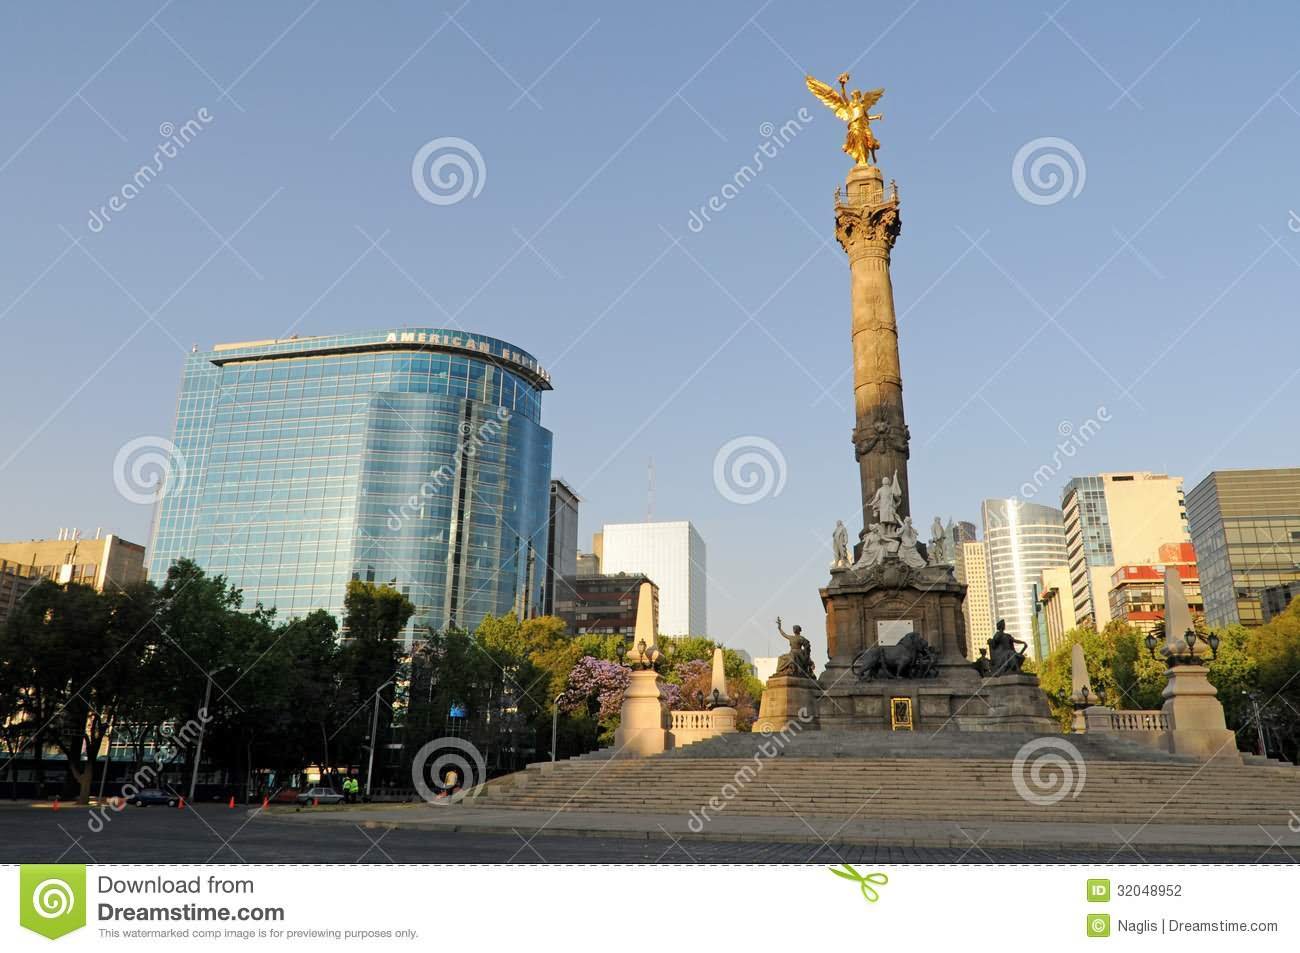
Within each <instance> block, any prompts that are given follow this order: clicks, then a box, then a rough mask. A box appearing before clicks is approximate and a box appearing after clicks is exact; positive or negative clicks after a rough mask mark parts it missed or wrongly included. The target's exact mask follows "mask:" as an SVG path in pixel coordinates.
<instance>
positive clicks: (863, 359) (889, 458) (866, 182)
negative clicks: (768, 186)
mask: <svg viewBox="0 0 1300 953" xmlns="http://www.w3.org/2000/svg"><path fill="white" fill-rule="evenodd" d="M899 228H900V220H899V216H898V191H897V189H894V188H891V189H890V194H889V195H888V196H886V195H885V187H884V180H883V178H882V176H881V174H880V169H879V168H877V167H876V166H873V165H862V164H858V165H855V166H854V167H853V169H852V170H851V171H850V172H849V175H848V180H847V181H846V183H845V190H844V192H843V193H838V192H837V193H836V200H835V237H836V238H837V239H839V243H840V245H841V246H842V247H843V248H844V251H845V253H846V254H847V255H848V258H849V271H850V274H851V289H852V291H851V293H852V308H853V396H854V410H855V419H856V426H855V427H854V430H853V447H854V452H855V454H856V456H857V460H858V468H859V471H860V474H861V481H862V508H863V523H864V525H869V524H870V523H872V522H873V516H872V512H871V509H870V503H871V499H872V497H873V496H875V494H876V490H877V489H879V488H880V483H881V480H882V479H883V478H885V477H889V478H890V479H893V476H894V474H895V473H897V474H898V478H899V487H900V489H902V491H903V499H902V502H901V504H900V506H899V516H900V517H901V516H908V515H910V508H909V503H910V501H911V495H910V494H909V493H908V485H907V458H908V440H909V439H910V435H909V433H908V430H907V422H906V420H904V418H903V378H902V372H901V370H900V367H899V360H898V323H897V321H896V320H895V318H894V286H893V284H892V282H891V281H890V279H889V255H890V251H891V250H892V249H893V247H894V241H895V239H897V238H898V233H899Z"/></svg>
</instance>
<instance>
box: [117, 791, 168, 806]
mask: <svg viewBox="0 0 1300 953" xmlns="http://www.w3.org/2000/svg"><path fill="white" fill-rule="evenodd" d="M176 800H177V799H176V795H175V794H172V793H171V792H170V791H164V790H163V789H162V788H141V789H140V790H139V791H136V792H135V794H134V795H132V797H131V800H130V801H129V802H128V803H130V804H134V805H135V806H136V807H148V806H149V805H150V804H165V805H167V806H168V807H175V806H176Z"/></svg>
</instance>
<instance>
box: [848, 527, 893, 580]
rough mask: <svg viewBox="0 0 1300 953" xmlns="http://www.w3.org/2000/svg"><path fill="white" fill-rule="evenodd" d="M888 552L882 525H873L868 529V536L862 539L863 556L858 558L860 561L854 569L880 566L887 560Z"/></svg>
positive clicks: (855, 564)
mask: <svg viewBox="0 0 1300 953" xmlns="http://www.w3.org/2000/svg"><path fill="white" fill-rule="evenodd" d="M886 552H887V550H886V548H885V535H884V533H883V532H882V531H881V528H880V524H879V523H872V524H871V526H870V527H868V528H867V534H866V535H865V536H864V537H862V554H861V555H860V556H858V561H857V562H856V563H854V564H853V568H854V569H870V568H871V567H872V566H878V565H880V563H881V561H882V560H883V559H884V558H885V554H886Z"/></svg>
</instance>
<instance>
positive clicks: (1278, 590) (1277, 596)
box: [1259, 581, 1300, 622]
mask: <svg viewBox="0 0 1300 953" xmlns="http://www.w3.org/2000/svg"><path fill="white" fill-rule="evenodd" d="M1259 597H1260V598H1259V604H1260V609H1262V610H1263V613H1264V621H1265V622H1272V621H1273V618H1274V617H1275V616H1279V615H1281V614H1282V613H1283V612H1285V611H1286V610H1287V606H1289V605H1291V601H1292V600H1293V599H1300V581H1297V582H1284V583H1282V584H1280V585H1277V586H1266V587H1265V588H1263V589H1261V590H1260V593H1259Z"/></svg>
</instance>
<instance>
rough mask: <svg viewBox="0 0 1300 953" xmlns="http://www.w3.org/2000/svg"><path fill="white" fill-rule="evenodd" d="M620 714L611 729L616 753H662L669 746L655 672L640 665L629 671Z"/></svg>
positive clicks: (666, 719) (644, 755)
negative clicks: (631, 671) (629, 677)
mask: <svg viewBox="0 0 1300 953" xmlns="http://www.w3.org/2000/svg"><path fill="white" fill-rule="evenodd" d="M620 714H621V717H620V720H619V726H618V730H617V731H615V732H614V748H615V750H616V751H617V752H618V753H619V755H621V756H628V755H635V756H638V757H646V756H649V755H653V754H663V752H665V751H666V750H668V748H669V747H670V746H671V743H670V741H669V738H670V735H669V733H668V716H667V714H666V713H665V712H664V707H663V701H662V698H661V696H660V694H659V673H658V672H656V671H654V670H653V669H640V670H638V671H634V672H633V673H632V680H631V682H630V683H629V684H628V686H627V691H626V692H625V693H624V694H623V708H622V710H621V713H620Z"/></svg>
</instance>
